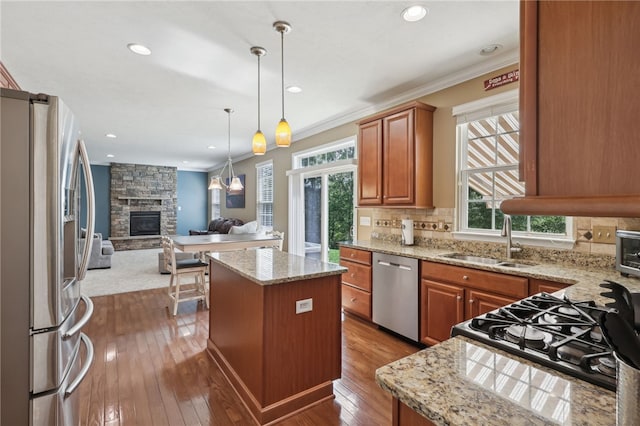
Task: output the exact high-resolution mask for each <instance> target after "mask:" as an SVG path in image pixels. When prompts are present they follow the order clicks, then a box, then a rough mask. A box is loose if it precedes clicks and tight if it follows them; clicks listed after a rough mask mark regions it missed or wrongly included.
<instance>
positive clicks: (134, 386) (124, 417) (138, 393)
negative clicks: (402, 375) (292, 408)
mask: <svg viewBox="0 0 640 426" xmlns="http://www.w3.org/2000/svg"><path fill="white" fill-rule="evenodd" d="M92 300H93V303H94V313H93V317H92V318H91V321H90V322H89V324H88V325H87V326H86V327H85V329H84V332H85V333H86V334H88V335H89V336H90V337H91V340H92V341H93V344H94V348H95V357H94V363H93V366H92V368H91V370H90V372H89V374H88V376H87V377H86V378H85V380H84V381H83V382H82V384H81V385H80V388H79V392H80V404H81V407H80V409H81V420H80V424H81V425H82V426H84V425H90V426H102V425H127V426H129V425H140V426H157V425H169V426H179V425H185V426H195V425H251V424H253V421H252V418H251V416H250V415H249V412H248V411H247V410H246V409H245V408H244V406H243V405H242V402H240V400H239V399H238V397H237V396H236V394H235V393H234V391H233V389H232V388H231V386H230V385H229V384H228V383H227V381H226V380H225V378H224V376H223V375H222V373H221V371H220V370H219V369H218V368H217V367H216V364H215V363H214V362H213V360H212V359H211V358H210V357H209V355H208V354H207V352H206V346H207V337H208V334H209V330H208V321H209V311H207V310H205V309H204V308H203V305H202V304H201V303H200V304H198V303H197V302H188V303H183V304H181V305H180V307H179V309H178V315H177V316H176V317H171V316H170V315H169V313H168V310H167V307H166V303H167V296H166V290H165V289H156V290H146V291H139V292H132V293H123V294H116V295H110V296H100V297H94V298H93V299H92ZM342 324H343V326H342V378H341V379H339V380H336V381H335V382H334V394H335V399H334V400H331V401H325V402H323V403H321V404H318V405H316V406H314V407H311V408H309V409H307V410H305V411H303V412H300V413H297V414H296V415H294V416H292V417H289V418H287V419H285V420H284V421H282V422H281V423H280V424H282V425H286V426H294V425H363V426H364V425H367V426H369V425H390V424H391V397H390V396H389V394H388V393H386V392H384V391H382V390H381V389H380V388H379V387H378V385H377V384H376V383H375V378H374V372H375V370H376V369H377V368H378V367H380V366H382V365H385V364H388V363H389V362H391V361H394V360H396V359H399V358H401V357H404V356H406V355H409V354H411V353H414V352H416V351H418V350H419V348H418V347H416V346H413V345H411V344H409V343H407V342H405V341H402V340H400V339H398V338H396V337H394V336H392V335H390V334H388V333H385V332H382V331H380V330H378V329H377V328H375V327H374V326H372V325H370V324H368V323H365V322H363V321H361V320H359V319H357V318H355V317H352V316H349V315H346V316H345V318H344V321H343V323H342Z"/></svg>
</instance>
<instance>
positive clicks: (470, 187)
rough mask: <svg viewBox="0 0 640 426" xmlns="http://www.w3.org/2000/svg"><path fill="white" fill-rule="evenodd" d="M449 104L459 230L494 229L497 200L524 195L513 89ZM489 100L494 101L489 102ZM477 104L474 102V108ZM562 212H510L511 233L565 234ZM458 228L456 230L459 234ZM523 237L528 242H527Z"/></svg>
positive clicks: (498, 222)
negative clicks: (455, 152)
mask: <svg viewBox="0 0 640 426" xmlns="http://www.w3.org/2000/svg"><path fill="white" fill-rule="evenodd" d="M507 94H508V96H505V95H504V94H503V95H498V96H497V97H491V98H486V99H484V100H482V101H481V102H479V103H470V104H466V105H463V106H460V107H456V108H454V115H456V116H457V118H458V129H457V134H458V146H459V148H460V151H459V154H460V155H459V188H460V190H459V193H458V212H459V217H458V223H459V226H458V228H459V231H460V233H474V234H476V236H477V234H478V233H480V234H485V235H496V236H497V235H499V233H500V231H501V230H502V224H503V221H504V214H503V213H502V211H501V210H500V203H501V202H502V201H503V200H506V199H509V198H512V197H516V196H523V195H524V190H525V187H524V182H520V181H519V176H518V162H519V151H520V143H519V134H520V121H519V113H518V105H517V92H516V97H515V99H513V98H512V95H513V93H512V92H507ZM492 100H495V101H496V103H495V104H490V102H491V101H492ZM479 105H482V106H481V107H480V108H474V106H475V107H478V106H479ZM569 225H570V223H569V219H568V218H566V217H564V216H512V227H513V231H514V232H513V235H514V236H515V237H517V236H518V235H520V237H521V238H523V237H533V238H540V237H545V238H546V239H547V240H548V239H549V238H550V239H552V240H563V239H564V240H567V239H569V235H568V232H567V229H571V227H570V226H569ZM460 233H458V235H456V236H457V237H459V236H460V235H459V234H460ZM528 243H529V242H528Z"/></svg>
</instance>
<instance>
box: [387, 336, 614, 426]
mask: <svg viewBox="0 0 640 426" xmlns="http://www.w3.org/2000/svg"><path fill="white" fill-rule="evenodd" d="M376 381H377V382H378V384H379V385H380V386H381V387H382V388H383V389H385V390H386V391H388V392H390V393H391V394H392V395H393V396H394V397H396V398H398V399H399V400H400V401H402V402H403V403H405V404H406V405H408V406H409V407H411V408H412V409H413V410H415V411H416V412H418V413H419V414H421V415H422V416H424V417H426V418H428V419H429V420H431V421H432V422H433V423H435V424H437V425H473V426H475V425H492V426H499V425H509V426H511V425H549V424H556V425H586V424H588V425H612V424H615V417H616V408H615V407H616V394H615V392H611V391H609V390H606V389H604V388H601V387H599V386H596V385H593V384H591V383H588V382H585V381H583V380H579V379H575V378H572V377H570V376H567V375H564V374H562V373H559V372H557V371H555V370H552V369H549V368H546V367H544V366H542V365H540V364H537V363H535V362H531V361H527V360H524V359H522V358H519V357H517V356H515V355H511V354H509V353H506V352H504V351H501V350H499V349H496V348H492V347H489V346H486V345H484V344H482V343H480V342H476V341H474V340H471V339H468V338H466V337H454V338H452V339H449V340H446V341H444V342H442V343H440V344H438V345H436V346H433V347H431V348H429V349H425V350H423V351H420V352H418V353H416V354H413V355H410V356H408V357H405V358H402V359H400V360H398V361H395V362H393V363H391V364H388V365H386V366H384V367H381V368H379V369H378V370H377V371H376Z"/></svg>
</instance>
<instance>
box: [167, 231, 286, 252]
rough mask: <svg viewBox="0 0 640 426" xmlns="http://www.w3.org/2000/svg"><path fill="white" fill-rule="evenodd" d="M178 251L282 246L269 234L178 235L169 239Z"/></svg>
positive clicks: (280, 241) (279, 239)
mask: <svg viewBox="0 0 640 426" xmlns="http://www.w3.org/2000/svg"><path fill="white" fill-rule="evenodd" d="M171 239H172V240H173V245H174V247H175V248H177V249H178V250H180V251H183V252H189V253H204V252H210V251H213V252H219V251H231V250H242V249H248V248H262V247H275V248H278V247H280V246H281V244H282V238H281V237H279V236H276V235H271V234H264V233H260V234H208V235H179V236H175V237H172V238H171Z"/></svg>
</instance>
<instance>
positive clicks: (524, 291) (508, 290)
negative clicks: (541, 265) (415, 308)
mask: <svg viewBox="0 0 640 426" xmlns="http://www.w3.org/2000/svg"><path fill="white" fill-rule="evenodd" d="M422 278H427V279H431V280H436V281H445V282H449V283H453V284H458V285H462V286H464V287H470V288H476V289H479V290H486V291H490V292H492V293H497V294H502V295H505V296H512V297H516V298H518V299H521V298H524V297H527V296H528V294H529V280H528V279H527V278H524V277H516V276H513V275H506V274H499V273H495V272H488V271H481V270H478V269H471V268H464V267H461V266H453V265H445V264H442V263H434V262H426V261H423V262H422Z"/></svg>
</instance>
